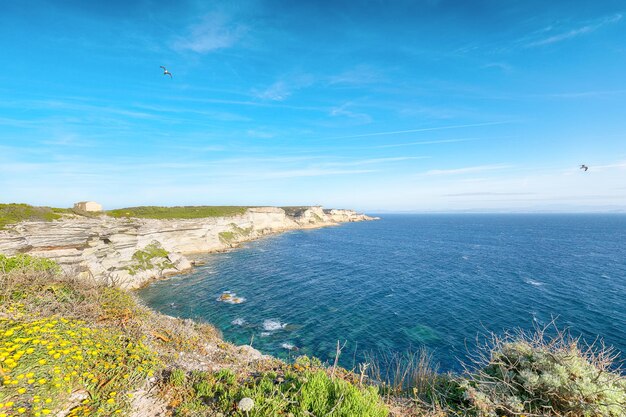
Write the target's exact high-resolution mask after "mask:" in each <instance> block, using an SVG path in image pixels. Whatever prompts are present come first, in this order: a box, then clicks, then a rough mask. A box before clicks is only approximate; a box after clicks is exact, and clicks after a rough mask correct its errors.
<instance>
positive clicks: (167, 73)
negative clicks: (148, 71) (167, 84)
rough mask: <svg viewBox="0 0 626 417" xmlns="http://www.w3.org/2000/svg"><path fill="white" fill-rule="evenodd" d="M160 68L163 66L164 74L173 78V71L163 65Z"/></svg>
mask: <svg viewBox="0 0 626 417" xmlns="http://www.w3.org/2000/svg"><path fill="white" fill-rule="evenodd" d="M160 68H163V75H169V76H170V78H172V73H171V72H169V71H168V70H167V68H165V67H164V66H163V65H161V67H160Z"/></svg>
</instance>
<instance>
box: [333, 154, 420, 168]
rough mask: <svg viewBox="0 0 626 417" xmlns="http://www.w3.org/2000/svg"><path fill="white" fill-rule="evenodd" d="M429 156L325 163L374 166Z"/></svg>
mask: <svg viewBox="0 0 626 417" xmlns="http://www.w3.org/2000/svg"><path fill="white" fill-rule="evenodd" d="M426 158H429V157H428V156H397V157H389V158H372V159H362V160H356V161H347V162H328V163H325V164H324V165H325V166H358V165H372V164H385V163H390V162H403V161H413V160H417V159H426Z"/></svg>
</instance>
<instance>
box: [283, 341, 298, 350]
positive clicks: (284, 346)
mask: <svg viewBox="0 0 626 417" xmlns="http://www.w3.org/2000/svg"><path fill="white" fill-rule="evenodd" d="M280 347H281V348H283V349H287V350H298V348H297V347H295V345H293V344H291V343H289V342H285V343H282V344H281V345H280Z"/></svg>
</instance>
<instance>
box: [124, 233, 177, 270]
mask: <svg viewBox="0 0 626 417" xmlns="http://www.w3.org/2000/svg"><path fill="white" fill-rule="evenodd" d="M168 255H169V252H168V251H166V250H165V249H163V248H162V247H161V244H160V243H159V242H156V241H155V242H152V243H150V244H149V245H147V246H146V247H145V248H143V249H141V250H138V251H136V252H135V253H134V254H133V257H132V262H133V263H132V264H131V265H130V266H128V267H127V268H126V269H127V270H128V273H129V274H130V275H136V274H137V272H140V271H149V270H151V269H154V268H157V269H159V271H160V272H163V271H164V270H165V269H171V268H174V264H173V263H172V261H170V260H169V258H168Z"/></svg>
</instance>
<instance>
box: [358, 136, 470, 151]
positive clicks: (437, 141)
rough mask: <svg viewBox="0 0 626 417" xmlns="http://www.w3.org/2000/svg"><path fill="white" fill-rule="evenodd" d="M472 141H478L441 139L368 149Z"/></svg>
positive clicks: (392, 144)
mask: <svg viewBox="0 0 626 417" xmlns="http://www.w3.org/2000/svg"><path fill="white" fill-rule="evenodd" d="M473 140H479V139H478V138H460V139H442V140H422V141H419V142H407V143H390V144H388V145H378V146H371V147H369V148H368V149H381V148H399V147H403V146H415V145H437V144H440V143H455V142H468V141H473Z"/></svg>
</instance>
